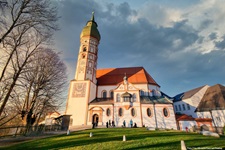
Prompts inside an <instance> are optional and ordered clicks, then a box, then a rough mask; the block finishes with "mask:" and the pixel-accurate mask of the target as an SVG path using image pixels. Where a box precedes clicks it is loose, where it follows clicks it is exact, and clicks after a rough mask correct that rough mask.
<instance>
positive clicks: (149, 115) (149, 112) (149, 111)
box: [147, 108, 152, 117]
mask: <svg viewBox="0 0 225 150" xmlns="http://www.w3.org/2000/svg"><path fill="white" fill-rule="evenodd" d="M147 115H148V117H151V115H152V111H151V109H150V108H148V109H147Z"/></svg>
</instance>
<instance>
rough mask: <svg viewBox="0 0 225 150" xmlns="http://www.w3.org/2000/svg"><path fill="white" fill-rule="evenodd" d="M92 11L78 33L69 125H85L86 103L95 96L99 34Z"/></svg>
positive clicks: (69, 107)
mask: <svg viewBox="0 0 225 150" xmlns="http://www.w3.org/2000/svg"><path fill="white" fill-rule="evenodd" d="M97 27H98V25H97V23H96V22H95V19H94V13H92V17H91V19H90V20H89V21H88V22H87V24H86V26H85V27H84V28H83V29H82V31H81V34H80V47H79V53H78V59H77V67H76V72H75V77H74V80H71V81H70V88H69V93H68V99H67V106H66V115H68V116H70V126H80V125H87V120H88V118H87V117H88V104H89V102H90V101H92V100H93V99H95V97H96V83H97V80H96V69H97V58H98V44H99V41H100V38H101V36H100V34H99V31H98V29H97Z"/></svg>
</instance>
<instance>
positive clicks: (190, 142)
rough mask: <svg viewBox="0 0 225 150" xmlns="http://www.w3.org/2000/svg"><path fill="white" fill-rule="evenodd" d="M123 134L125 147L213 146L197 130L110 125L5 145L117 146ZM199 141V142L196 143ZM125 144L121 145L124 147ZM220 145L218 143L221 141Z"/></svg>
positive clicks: (30, 146)
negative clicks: (111, 126)
mask: <svg viewBox="0 0 225 150" xmlns="http://www.w3.org/2000/svg"><path fill="white" fill-rule="evenodd" d="M90 132H92V133H93V137H89V135H90ZM123 135H126V138H127V142H126V143H125V145H124V147H122V149H150V148H161V149H165V148H167V147H168V149H171V147H172V148H173V149H177V148H180V140H185V143H187V146H189V147H195V146H198V145H200V146H201V147H203V146H206V145H209V143H204V142H205V141H204V139H206V138H205V137H204V136H201V135H198V134H195V133H188V134H185V133H183V132H177V131H146V130H145V129H143V128H142V129H141V128H138V129H132V130H131V129H130V128H128V129H126V128H121V129H120V128H110V129H92V130H84V131H77V132H72V133H71V134H70V135H65V134H64V135H58V136H54V137H49V138H44V139H39V140H36V141H28V142H24V143H22V144H17V145H14V146H8V147H4V149H7V150H8V149H17V150H19V149H63V148H75V147H78V146H93V145H94V144H100V143H101V144H104V143H105V145H107V144H108V143H111V144H112V145H113V144H115V143H116V144H121V143H122V136H123ZM215 140H221V143H224V142H223V141H224V137H222V138H219V139H217V138H210V144H211V143H212V144H213V143H214V142H215ZM106 142H108V143H106ZM195 143H197V144H196V145H195ZM215 143H218V142H215ZM123 144H124V143H123ZM123 144H121V145H122V146H123ZM205 144H206V145H205ZM216 146H218V144H217V145H216ZM219 146H220V145H219ZM221 146H222V144H221ZM115 147H116V146H115ZM0 149H1V148H0Z"/></svg>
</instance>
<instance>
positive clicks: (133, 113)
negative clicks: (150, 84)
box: [130, 108, 136, 117]
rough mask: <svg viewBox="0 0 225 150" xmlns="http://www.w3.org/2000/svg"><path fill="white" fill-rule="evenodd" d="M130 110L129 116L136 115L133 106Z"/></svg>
mask: <svg viewBox="0 0 225 150" xmlns="http://www.w3.org/2000/svg"><path fill="white" fill-rule="evenodd" d="M130 112H131V116H133V117H135V116H136V111H135V109H134V108H132V109H131V111H130Z"/></svg>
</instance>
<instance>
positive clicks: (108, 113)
mask: <svg viewBox="0 0 225 150" xmlns="http://www.w3.org/2000/svg"><path fill="white" fill-rule="evenodd" d="M106 115H107V116H110V115H111V110H110V109H109V108H107V110H106Z"/></svg>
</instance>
